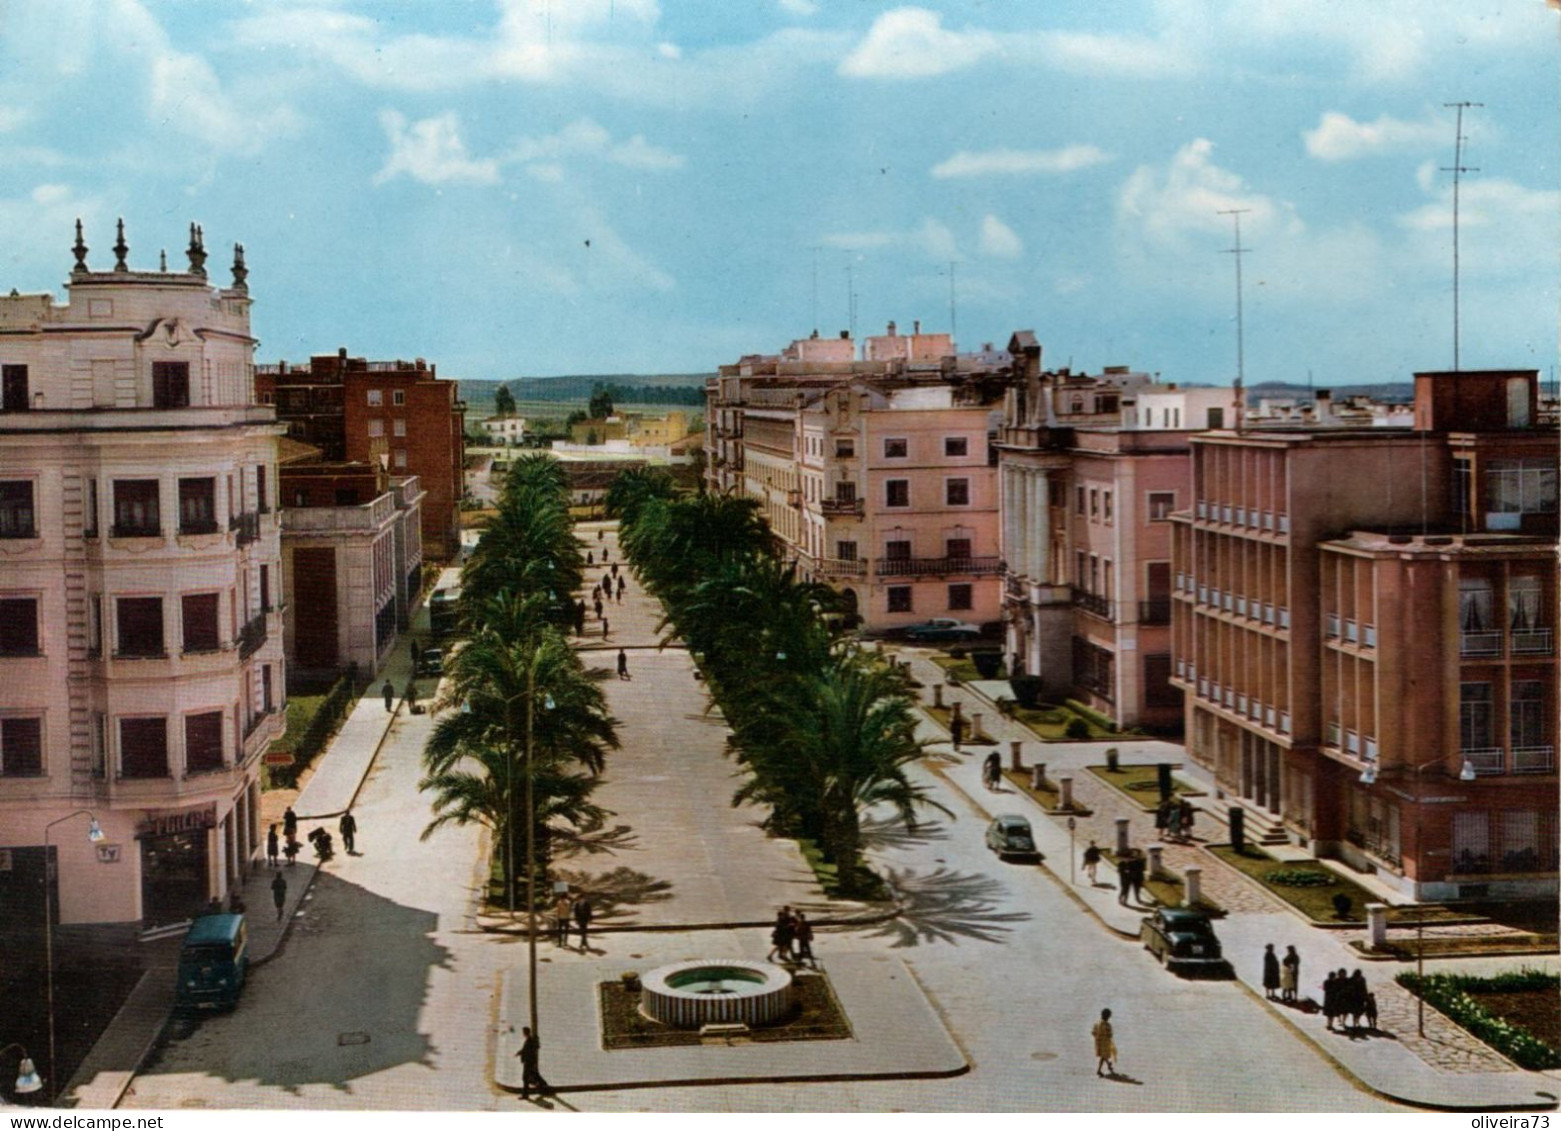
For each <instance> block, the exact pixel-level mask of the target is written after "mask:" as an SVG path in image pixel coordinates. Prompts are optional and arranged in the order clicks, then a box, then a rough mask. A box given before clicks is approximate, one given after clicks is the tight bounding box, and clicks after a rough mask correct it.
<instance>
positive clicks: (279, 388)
mask: <svg viewBox="0 0 1561 1131" xmlns="http://www.w3.org/2000/svg"><path fill="white" fill-rule="evenodd" d="M256 386H257V390H258V392H259V394H260V396H261V398H262V400H263V401H264V403H267V404H271V403H274V404H275V405H276V414H277V419H278V420H281V421H283V422H284V423H285V424H286V425H287V427H288V435H289V436H290V437H292V438H293V439H295V440H300V441H302V442H303V443H306V444H312V445H313V446H315V447H317V448H319V449H320V450H321V451H322V452H323V453H324V455H325V458H326V459H327V460H329V461H334V462H341V461H353V462H358V463H368V464H373V465H375V466H378V467H380V468H382V469H384V470H385V471H388V472H389V473H390V474H391V475H393V476H401V477H405V476H416V477H417V479H418V481H419V482H420V483H421V484H422V486H423V491H424V500H423V505H422V508H421V509H422V521H423V545H424V547H425V548H426V549H427V551H428V553H429V555H430V556H431V557H434V558H437V559H439V560H442V561H453V560H454V559H455V557H456V556H457V555H458V554H459V553H460V502H461V497H462V495H463V494H465V463H466V405H465V403H464V402H463V401H461V400H460V398H459V395H458V384H457V382H455V381H442V380H439V377H438V371H437V366H433V365H429V364H428V363H427V362H426V361H424V360H423V359H422V358H418V359H417V360H416V361H368V360H366V359H365V358H361V357H348V356H347V351H346V350H345V349H341V350H338V351H337V352H336V353H335V354H323V355H316V356H314V357H311V358H310V360H309V363H308V364H307V365H295V364H289V363H288V362H285V361H283V362H279V363H277V364H275V365H262V366H259V367H258V369H257V371H256Z"/></svg>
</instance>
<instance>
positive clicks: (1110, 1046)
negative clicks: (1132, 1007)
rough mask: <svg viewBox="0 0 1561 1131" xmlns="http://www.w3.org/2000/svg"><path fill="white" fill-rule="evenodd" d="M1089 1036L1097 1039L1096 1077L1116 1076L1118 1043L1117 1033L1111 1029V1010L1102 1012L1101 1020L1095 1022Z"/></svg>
mask: <svg viewBox="0 0 1561 1131" xmlns="http://www.w3.org/2000/svg"><path fill="white" fill-rule="evenodd" d="M1089 1035H1090V1036H1091V1037H1094V1038H1095V1075H1096V1076H1106V1075H1111V1076H1115V1075H1116V1074H1117V1042H1116V1032H1115V1031H1114V1030H1113V1029H1112V1028H1111V1010H1109V1009H1102V1010H1101V1011H1100V1020H1099V1021H1097V1022H1095V1027H1094V1028H1093V1029H1091V1030H1090V1031H1089Z"/></svg>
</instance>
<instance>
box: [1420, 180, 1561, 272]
mask: <svg viewBox="0 0 1561 1131" xmlns="http://www.w3.org/2000/svg"><path fill="white" fill-rule="evenodd" d="M1557 215H1561V190H1556V189H1531V188H1527V187H1525V186H1523V185H1520V184H1517V183H1516V182H1514V181H1509V180H1506V179H1504V178H1501V177H1489V178H1483V177H1477V176H1476V177H1465V178H1464V180H1463V183H1462V185H1461V186H1460V188H1459V195H1458V225H1459V227H1460V228H1461V229H1480V228H1485V229H1490V230H1494V231H1497V232H1500V233H1502V237H1501V239H1500V241H1499V242H1501V243H1503V244H1505V243H1509V242H1512V241H1513V240H1514V239H1515V240H1517V241H1519V242H1526V241H1527V240H1529V239H1531V238H1533V237H1535V236H1537V237H1539V240H1540V242H1541V243H1542V244H1543V243H1549V244H1550V245H1551V247H1552V248H1553V246H1554V231H1553V229H1554V226H1555V218H1556V216H1557ZM1398 224H1399V226H1400V227H1402V228H1407V229H1409V230H1411V231H1416V232H1448V231H1450V230H1451V229H1452V226H1453V203H1452V186H1451V181H1450V180H1449V181H1448V182H1446V183H1444V184H1443V185H1442V186H1441V188H1440V190H1439V191H1438V192H1437V199H1436V200H1434V201H1431V202H1428V203H1426V204H1422V205H1421V206H1420V207H1419V208H1415V209H1412V210H1411V211H1409V212H1406V213H1404V214H1402V215H1401V216H1399V217H1398ZM1546 229H1550V231H1549V232H1548V237H1547V234H1546ZM1518 233H1525V234H1524V235H1519V234H1518ZM1476 254H1477V253H1476ZM1546 256H1547V257H1548V258H1550V259H1554V253H1553V251H1549V252H1546Z"/></svg>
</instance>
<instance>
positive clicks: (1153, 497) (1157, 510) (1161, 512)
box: [1149, 491, 1176, 522]
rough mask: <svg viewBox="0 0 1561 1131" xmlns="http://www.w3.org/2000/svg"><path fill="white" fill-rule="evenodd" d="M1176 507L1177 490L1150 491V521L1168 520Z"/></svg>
mask: <svg viewBox="0 0 1561 1131" xmlns="http://www.w3.org/2000/svg"><path fill="white" fill-rule="evenodd" d="M1175 509H1176V492H1175V491H1150V492H1149V521H1150V522H1168V521H1170V518H1171V512H1172V511H1173V510H1175Z"/></svg>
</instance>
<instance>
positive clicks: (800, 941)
mask: <svg viewBox="0 0 1561 1131" xmlns="http://www.w3.org/2000/svg"><path fill="white" fill-rule="evenodd" d="M792 935H793V937H794V938H795V940H796V943H797V961H798V962H806V963H807V964H808V965H809V966H817V965H818V963H817V962H816V961H815V960H814V958H813V924H812V923H809V922H808V917H807V916H806V915H804V914H803V913H802V912H800V911H799V912H797V917H796V919H795V920H794V921H793V923H792Z"/></svg>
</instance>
